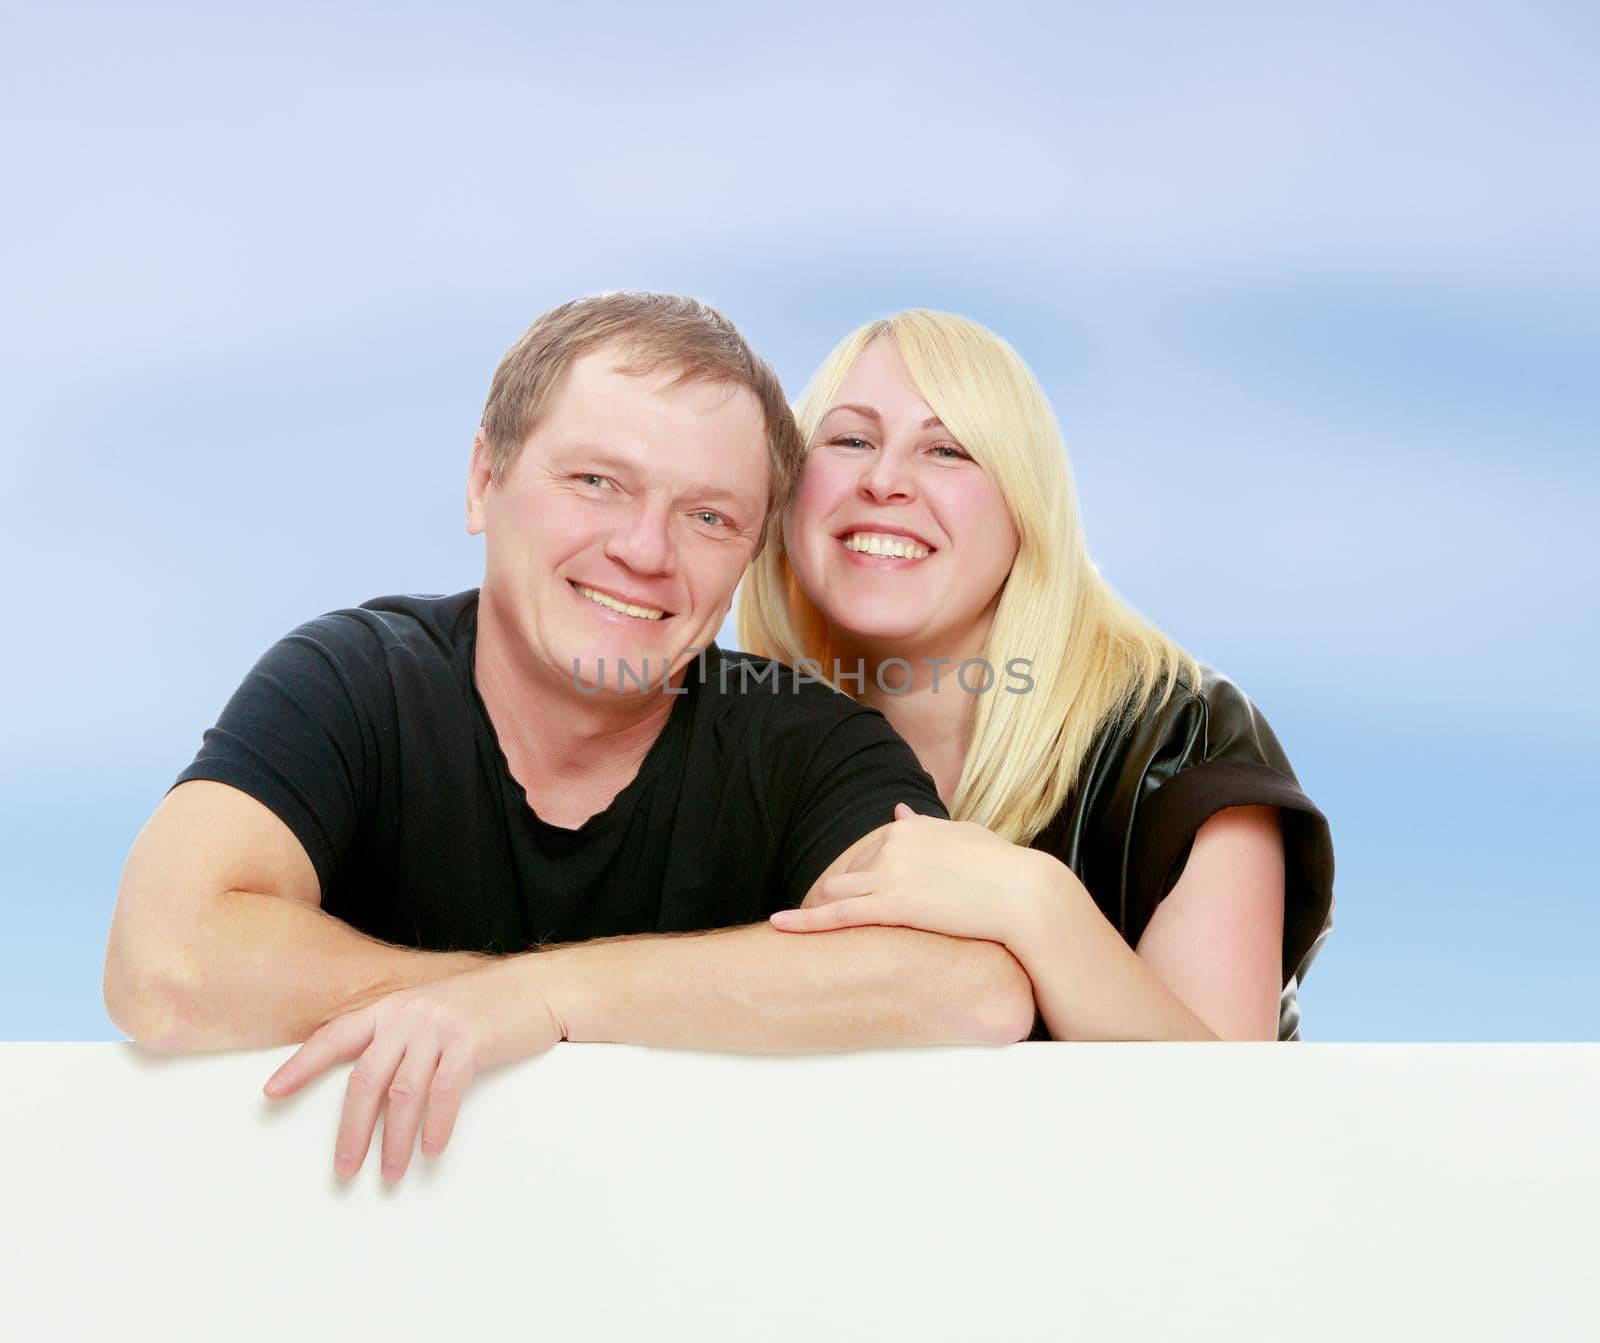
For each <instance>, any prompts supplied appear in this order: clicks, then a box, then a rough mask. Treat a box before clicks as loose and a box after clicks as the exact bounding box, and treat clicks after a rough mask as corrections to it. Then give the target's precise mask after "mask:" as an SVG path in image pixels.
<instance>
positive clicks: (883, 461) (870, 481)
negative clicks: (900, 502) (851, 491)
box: [861, 448, 915, 500]
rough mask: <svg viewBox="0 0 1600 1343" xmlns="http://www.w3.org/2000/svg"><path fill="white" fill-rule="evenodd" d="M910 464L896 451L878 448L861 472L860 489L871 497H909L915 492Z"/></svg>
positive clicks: (882, 498) (883, 498)
mask: <svg viewBox="0 0 1600 1343" xmlns="http://www.w3.org/2000/svg"><path fill="white" fill-rule="evenodd" d="M910 466H911V464H910V463H909V462H908V461H907V460H906V459H905V457H904V456H903V455H902V454H900V453H898V452H891V451H889V450H888V449H886V448H880V449H879V450H878V451H877V452H875V453H873V454H872V461H871V463H870V464H869V465H868V466H867V468H866V470H865V471H863V472H862V474H861V491H862V493H863V494H866V495H868V496H870V497H871V498H873V499H879V500H887V499H909V498H911V497H912V495H913V494H914V493H915V489H914V486H913V484H912V479H911V469H910Z"/></svg>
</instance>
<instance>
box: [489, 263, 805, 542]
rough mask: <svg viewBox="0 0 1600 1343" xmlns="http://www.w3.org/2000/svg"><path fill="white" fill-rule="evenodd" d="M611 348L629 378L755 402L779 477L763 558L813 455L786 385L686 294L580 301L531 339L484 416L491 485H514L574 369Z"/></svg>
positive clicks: (494, 387)
mask: <svg viewBox="0 0 1600 1343" xmlns="http://www.w3.org/2000/svg"><path fill="white" fill-rule="evenodd" d="M606 345H615V346H617V347H618V351H619V353H620V354H621V356H622V358H623V359H624V360H625V361H626V362H625V363H623V364H621V365H620V366H619V367H620V369H621V371H622V372H624V373H636V374H646V373H653V372H655V371H656V370H657V369H660V368H672V367H676V368H677V369H678V370H679V374H678V377H677V379H676V382H677V383H686V382H702V381H703V382H720V383H728V384H731V385H734V386H738V387H747V388H749V390H750V391H752V392H754V393H755V397H756V400H757V401H758V402H760V404H761V414H762V417H763V419H764V420H765V423H766V430H767V455H768V460H769V463H770V466H771V477H772V486H771V492H770V495H769V498H768V504H767V515H766V517H765V518H764V519H763V520H762V524H761V534H760V536H759V538H758V539H757V542H756V550H757V552H759V551H760V550H761V548H762V547H763V546H764V545H765V544H766V539H767V535H768V531H769V528H770V525H771V522H772V519H773V518H775V517H781V516H782V513H783V510H784V509H785V508H787V507H788V506H789V501H790V499H791V498H792V497H793V495H794V490H795V486H796V483H797V482H798V480H799V477H800V467H801V463H802V460H803V458H804V456H805V445H804V444H803V443H802V442H801V440H800V431H799V429H798V428H797V427H796V426H795V421H794V413H793V412H792V411H791V410H790V409H789V402H788V401H787V399H786V398H785V397H784V394H783V386H782V384H781V383H780V382H779V381H778V375H777V374H776V373H774V372H773V371H772V369H771V368H770V367H769V366H768V365H767V363H766V361H764V360H763V359H761V358H760V357H759V356H758V355H757V354H756V353H755V351H753V350H752V349H751V348H750V347H749V346H748V345H747V344H746V343H745V340H744V337H743V336H741V335H740V334H739V332H738V329H737V328H736V327H735V326H734V325H733V323H732V322H730V321H729V320H728V319H727V318H726V317H724V316H723V315H722V314H721V313H720V312H718V311H717V310H716V309H715V308H713V307H711V306H710V305H709V304H706V303H702V302H700V301H699V300H698V299H693V298H685V297H684V296H682V295H680V294H651V293H643V292H639V291H636V290H619V291H617V292H615V293H610V294H596V295H593V296H591V297H589V298H580V299H574V300H573V301H572V302H571V303H563V304H562V305H561V306H560V307H559V308H552V309H551V310H550V311H549V312H547V313H545V314H544V316H543V317H541V318H539V320H538V321H536V322H535V323H534V324H533V325H532V326H530V327H529V328H528V329H527V330H526V331H525V332H523V333H522V337H521V339H519V340H518V341H517V343H516V344H515V345H513V346H512V347H511V348H510V349H509V350H507V351H506V355H505V358H504V359H502V360H501V361H500V367H499V368H497V369H495V372H494V381H493V382H492V383H491V384H490V385H489V399H488V401H487V402H486V403H485V404H484V407H483V430H484V435H485V437H486V438H487V439H488V443H489V472H490V476H491V478H492V479H493V480H495V481H496V482H497V483H498V482H499V481H502V480H504V479H505V475H506V472H508V471H509V470H510V469H511V466H512V464H513V463H514V462H515V461H516V460H517V455H518V454H519V453H520V452H521V451H522V445H523V444H524V443H526V442H527V440H528V435H529V434H531V433H532V432H533V430H534V427H535V426H536V425H537V424H538V422H539V417H540V416H541V415H542V414H543V413H544V411H545V409H546V408H547V407H548V406H549V404H550V398H551V397H552V396H553V395H554V394H555V392H556V389H557V388H558V387H559V386H560V385H561V379H562V376H563V375H564V374H565V373H566V371H567V368H568V367H569V366H570V365H571V364H572V362H573V361H574V360H575V359H578V358H579V357H581V356H582V355H585V354H588V353H589V352H590V351H591V350H596V349H599V348H601V347H602V346H606Z"/></svg>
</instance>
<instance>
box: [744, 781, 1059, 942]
mask: <svg viewBox="0 0 1600 1343" xmlns="http://www.w3.org/2000/svg"><path fill="white" fill-rule="evenodd" d="M1053 869H1059V873H1060V874H1065V876H1066V877H1072V873H1071V871H1070V870H1069V869H1067V868H1066V867H1065V866H1063V865H1062V864H1061V863H1058V862H1056V861H1055V860H1054V859H1052V858H1051V857H1050V856H1049V855H1048V854H1043V853H1039V852H1038V851H1037V850H1034V849H1027V848H1023V847H1021V846H1020V845H1016V844H1012V843H1010V842H1009V841H1007V840H1004V839H1001V838H1000V837H999V836H998V835H996V834H994V833H992V832H991V831H989V830H986V829H984V827H983V826H981V825H974V824H972V823H971V822H967V821H941V820H938V819H936V818H934V817H932V816H919V815H917V813H916V812H914V811H912V810H911V808H910V807H908V806H906V805H905V803H903V802H902V803H901V804H900V805H899V806H897V807H896V808H895V809H894V822H893V823H892V824H891V825H888V826H886V827H885V828H884V830H883V832H882V839H881V840H880V841H879V842H878V844H877V845H876V846H869V847H868V848H866V849H864V850H863V851H862V853H861V854H860V855H859V856H858V857H857V858H856V859H855V861H854V862H852V863H851V865H850V868H849V870H848V871H845V872H841V873H837V874H835V875H834V876H831V877H827V878H824V879H823V881H822V882H821V883H819V884H818V886H817V889H816V890H815V891H814V892H813V893H812V896H811V899H810V901H808V903H807V904H806V905H805V906H803V907H802V908H800V909H783V910H779V911H778V912H777V913H776V914H774V915H772V920H771V921H772V925H773V927H775V928H781V929H783V930H784V931H786V932H792V933H815V932H826V931H831V930H832V929H835V928H853V927H857V926H859V925H861V924H891V925H894V926H896V927H901V928H920V929H922V930H924V931H925V932H931V933H948V934H949V935H950V936H952V937H974V938H983V939H986V940H987V941H990V942H1000V943H1002V944H1004V945H1005V946H1007V947H1009V948H1010V949H1011V951H1012V953H1013V954H1014V955H1016V956H1017V957H1018V959H1019V960H1021V959H1022V957H1021V953H1020V951H1019V944H1020V943H1022V942H1024V941H1026V940H1027V939H1028V936H1029V930H1030V929H1031V928H1032V927H1033V926H1034V925H1035V924H1036V923H1037V922H1038V920H1037V919H1036V917H1035V916H1036V914H1037V913H1038V911H1039V910H1040V908H1041V907H1042V906H1043V905H1044V904H1045V903H1046V902H1047V901H1048V900H1051V899H1055V900H1059V899H1060V898H1061V895H1060V888H1059V883H1060V880H1061V877H1060V875H1059V874H1058V872H1057V871H1055V870H1053ZM1072 880H1073V881H1074V882H1075V881H1076V878H1072ZM1023 963H1024V964H1026V962H1025V961H1024V962H1023Z"/></svg>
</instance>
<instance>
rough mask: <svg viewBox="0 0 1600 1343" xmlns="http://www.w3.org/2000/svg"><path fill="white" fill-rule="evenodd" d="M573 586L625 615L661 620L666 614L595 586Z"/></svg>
mask: <svg viewBox="0 0 1600 1343" xmlns="http://www.w3.org/2000/svg"><path fill="white" fill-rule="evenodd" d="M572 586H573V587H575V588H577V589H578V591H579V592H581V593H582V594H583V595H584V596H585V597H587V598H588V599H589V600H590V601H592V602H598V603H599V604H600V605H601V606H604V607H607V608H608V609H610V610H612V611H621V612H622V614H623V615H625V616H634V617H635V618H637V619H639V620H660V619H661V617H662V616H664V615H666V612H665V611H657V610H656V609H655V608H654V607H652V606H635V605H634V604H633V603H632V602H619V601H618V600H617V599H616V598H615V597H608V596H606V594H605V593H603V592H596V591H595V590H594V589H593V588H586V587H584V586H583V584H582V583H574V584H573V585H572Z"/></svg>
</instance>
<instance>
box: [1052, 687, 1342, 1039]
mask: <svg viewBox="0 0 1600 1343" xmlns="http://www.w3.org/2000/svg"><path fill="white" fill-rule="evenodd" d="M1201 670H1202V679H1201V684H1200V685H1199V686H1191V685H1188V684H1187V683H1182V684H1180V685H1179V686H1178V687H1177V688H1176V689H1175V690H1174V692H1173V694H1172V697H1171V698H1170V699H1169V700H1168V701H1167V702H1166V703H1165V704H1164V705H1162V706H1161V707H1160V708H1159V709H1153V710H1147V711H1146V712H1144V713H1143V714H1139V715H1128V716H1125V717H1123V718H1121V719H1119V720H1118V721H1116V722H1114V723H1112V724H1111V725H1109V726H1108V727H1106V728H1104V729H1102V731H1101V732H1100V734H1099V735H1098V736H1097V737H1096V739H1095V741H1094V742H1093V744H1092V745H1091V747H1090V749H1089V752H1088V754H1087V755H1086V756H1085V757H1084V763H1083V769H1082V772H1081V774H1080V777H1079V780H1078V783H1077V785H1076V786H1075V787H1074V788H1073V790H1072V792H1071V794H1069V795H1068V798H1067V803H1066V805H1065V806H1064V807H1063V808H1062V809H1061V811H1059V812H1058V813H1057V814H1056V816H1055V818H1054V819H1053V820H1051V822H1050V823H1049V825H1047V826H1046V827H1045V828H1044V830H1043V831H1041V832H1040V833H1039V835H1038V836H1036V837H1035V839H1034V840H1033V846H1032V847H1034V848H1036V849H1043V850H1044V851H1046V852H1047V853H1051V854H1054V855H1055V856H1056V857H1057V858H1059V859H1060V860H1061V861H1062V862H1063V863H1065V864H1066V865H1067V866H1068V867H1070V868H1071V869H1072V870H1073V871H1074V872H1075V873H1077V875H1078V878H1079V879H1080V880H1081V881H1082V882H1083V884H1084V886H1085V887H1087V888H1088V891H1089V894H1090V896H1092V897H1093V899H1094V902H1095V904H1096V905H1098V906H1099V908H1100V910H1101V912H1102V913H1103V914H1104V915H1105V916H1106V918H1107V919H1108V920H1109V921H1110V922H1111V924H1112V926H1113V927H1115V928H1116V929H1117V931H1118V932H1119V933H1121V934H1122V938H1123V940H1124V941H1125V942H1127V944H1128V945H1129V946H1130V947H1136V946H1138V944H1139V938H1140V937H1141V936H1142V935H1143V933H1144V930H1145V927H1146V926H1147V925H1148V924H1149V922H1150V918H1151V916H1152V915H1153V914H1154V913H1155V910H1156V906H1157V905H1158V904H1160V903H1161V901H1162V900H1164V899H1165V898H1166V897H1167V896H1168V895H1169V894H1170V893H1171V891H1172V888H1173V887H1174V886H1176V885H1177V883H1178V879H1179V878H1180V877H1181V876H1182V874H1183V867H1184V863H1185V862H1186V861H1187V860H1188V856H1189V850H1190V847H1191V846H1192V845H1193V843H1194V836H1195V832H1196V831H1198V830H1199V829H1200V827H1201V826H1202V825H1204V824H1205V823H1206V821H1207V820H1209V819H1210V818H1211V817H1212V816H1214V815H1216V813H1217V812H1219V811H1222V810H1223V809H1224V808H1226V807H1243V806H1252V805H1266V806H1273V807H1277V808H1278V815H1279V819H1280V821H1281V823H1282V827H1283V857H1284V872H1283V878H1284V880H1283V894H1284V910H1283V978H1282V985H1283V988H1282V994H1281V997H1280V1000H1279V1011H1278V1038H1279V1039H1281V1040H1290V1039H1297V1038H1299V1028H1300V1006H1299V986H1300V984H1302V983H1303V982H1304V981H1305V977H1306V971H1307V970H1308V969H1309V968H1310V965H1311V962H1312V960H1313V959H1314V958H1315V956H1316V954H1317V952H1318V951H1319V950H1320V949H1321V947H1322V944H1323V943H1324V942H1325V941H1326V940H1327V938H1328V935H1329V933H1330V932H1331V931H1332V929H1333V840H1332V837H1331V835H1330V833H1329V830H1328V822H1327V820H1326V819H1325V818H1324V817H1323V815H1322V813H1321V812H1320V811H1318V810H1317V808H1316V807H1315V806H1314V805H1313V804H1312V802H1311V799H1310V798H1308V797H1307V796H1306V795H1305V793H1304V792H1303V791H1302V790H1301V788H1300V785H1299V782H1298V781H1297V780H1296V778H1295V774H1294V770H1293V769H1292V768H1290V765H1289V758H1288V756H1287V755H1285V754H1284V751H1283V747H1282V746H1281V745H1279V743H1278V738H1277V736H1276V734H1275V733H1274V732H1273V730H1272V728H1271V727H1270V726H1269V725H1268V723H1267V720H1266V719H1265V718H1264V717H1263V716H1262V714H1261V711H1260V710H1259V709H1257V708H1256V707H1255V705H1253V704H1252V703H1251V702H1250V700H1249V699H1248V698H1247V697H1246V696H1245V694H1244V692H1243V691H1241V690H1240V689H1239V687H1238V686H1236V685H1234V683H1233V682H1232V681H1230V680H1228V678H1227V677H1225V676H1223V675H1221V674H1220V673H1218V672H1216V671H1213V670H1212V669H1210V668H1202V669H1201ZM1040 1033H1041V1027H1040V1025H1038V1024H1036V1025H1035V1028H1034V1034H1035V1037H1036V1038H1037V1037H1039V1036H1040Z"/></svg>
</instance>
